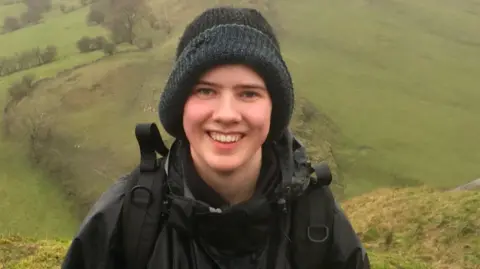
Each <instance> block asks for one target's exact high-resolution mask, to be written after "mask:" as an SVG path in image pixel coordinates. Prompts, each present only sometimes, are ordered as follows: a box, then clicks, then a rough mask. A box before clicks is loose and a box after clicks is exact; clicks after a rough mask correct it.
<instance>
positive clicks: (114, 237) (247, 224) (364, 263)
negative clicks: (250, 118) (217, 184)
mask: <svg viewBox="0 0 480 269" xmlns="http://www.w3.org/2000/svg"><path fill="white" fill-rule="evenodd" d="M173 155H174V156H175V157H174V158H173V160H175V161H172V162H171V165H170V166H171V168H170V169H169V170H170V172H169V176H168V185H169V188H170V190H171V192H172V194H173V195H174V196H176V197H178V198H179V199H185V200H190V201H194V202H195V207H196V210H194V211H195V212H197V213H192V211H191V210H189V212H186V210H184V209H182V208H180V207H177V208H172V211H175V210H176V211H181V212H177V213H175V214H172V215H175V216H177V217H170V218H169V220H168V221H167V223H166V224H165V226H164V229H163V230H162V231H161V232H160V234H159V235H158V238H157V240H156V244H155V248H154V250H153V254H152V255H151V258H150V261H149V264H148V266H147V269H227V268H228V269H236V268H238V269H257V268H262V269H303V268H300V266H298V265H297V264H295V261H294V259H292V258H291V256H292V254H291V253H292V247H293V246H292V244H291V239H290V237H291V236H290V231H289V229H290V228H288V225H287V226H285V225H283V224H284V223H287V222H289V220H292V219H293V218H295V216H294V214H293V213H292V211H287V212H283V211H282V210H280V209H278V208H277V205H276V203H275V202H274V201H272V199H271V195H270V194H271V193H272V190H273V189H274V187H275V185H276V184H278V181H279V180H278V178H279V173H278V171H279V170H280V169H278V167H279V164H278V162H275V161H273V163H269V164H268V165H267V164H264V167H270V169H262V172H261V175H260V177H261V178H260V179H259V181H258V182H259V184H258V186H257V189H258V190H257V192H256V193H255V194H254V196H253V197H252V198H251V199H250V200H249V201H247V202H245V203H242V204H239V205H235V206H232V207H228V206H224V205H223V204H222V201H221V198H219V196H218V195H216V194H215V193H214V192H213V191H212V190H211V189H210V190H209V188H208V187H207V186H206V184H200V185H199V184H198V183H199V182H202V181H201V180H198V178H196V177H197V176H198V175H196V174H195V173H194V172H192V170H193V169H192V168H191V163H190V160H189V159H188V156H189V154H185V150H181V149H179V150H176V151H174V154H173ZM272 156H273V155H272ZM274 159H275V157H274V156H273V157H272V158H270V159H268V158H267V161H270V162H272V160H274ZM272 167H273V168H272ZM130 179H131V176H130V175H129V176H125V177H123V178H121V179H120V180H118V181H117V182H116V183H114V184H113V185H112V186H111V187H110V188H109V189H108V190H107V191H106V192H105V193H104V194H103V195H102V196H101V197H100V198H99V200H98V201H97V202H96V203H95V204H94V206H93V207H92V209H91V210H90V212H89V214H88V215H87V217H86V218H85V220H84V221H83V223H82V224H81V226H80V229H79V232H78V234H77V235H76V236H75V237H74V239H73V242H72V244H71V246H70V248H69V250H68V253H67V255H66V257H65V260H64V262H63V265H62V269H123V268H124V262H123V258H124V255H123V254H122V247H121V244H122V238H121V232H119V230H120V229H119V226H120V220H121V217H120V215H121V210H122V202H123V200H124V195H125V187H126V186H127V185H128V184H127V182H128V180H130ZM194 197H196V198H194ZM200 197H203V199H200ZM211 208H217V210H218V211H217V212H212V210H211ZM219 209H220V210H221V211H220V210H219ZM333 210H334V222H333V230H332V236H331V238H332V239H331V241H330V245H329V248H328V252H327V254H326V255H325V261H324V263H323V265H322V266H319V268H318V269H369V268H370V264H369V261H368V256H367V254H366V252H365V250H364V248H363V247H362V245H361V243H360V241H359V239H358V237H357V236H356V234H355V231H354V230H353V228H352V226H351V224H350V222H349V221H348V219H347V217H346V216H345V215H344V213H343V212H342V210H341V209H340V208H339V207H338V205H336V208H335V209H333ZM198 212H200V213H198ZM178 216H183V217H178Z"/></svg>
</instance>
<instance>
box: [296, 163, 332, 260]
mask: <svg viewBox="0 0 480 269" xmlns="http://www.w3.org/2000/svg"><path fill="white" fill-rule="evenodd" d="M313 168H314V170H315V174H316V179H312V181H311V183H310V185H309V186H308V188H307V190H306V192H305V195H303V196H302V197H300V198H299V199H298V200H297V203H296V206H295V209H294V219H293V220H292V232H293V248H292V251H293V260H294V263H295V264H296V266H297V267H298V268H302V269H318V268H322V265H323V263H324V260H325V257H326V255H327V251H328V248H329V246H330V245H331V244H330V243H331V240H332V236H331V230H332V227H333V217H334V216H333V214H334V206H335V200H334V196H333V193H332V192H331V190H330V187H329V185H330V183H331V181H332V175H331V173H330V169H329V168H328V165H327V164H326V163H321V164H320V165H316V166H314V167H313Z"/></svg>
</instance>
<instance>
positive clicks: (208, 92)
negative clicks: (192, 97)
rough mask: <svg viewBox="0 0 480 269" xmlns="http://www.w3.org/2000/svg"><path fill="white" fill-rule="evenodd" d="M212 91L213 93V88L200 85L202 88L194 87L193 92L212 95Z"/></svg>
mask: <svg viewBox="0 0 480 269" xmlns="http://www.w3.org/2000/svg"><path fill="white" fill-rule="evenodd" d="M214 93H215V92H214V90H213V89H210V88H205V87H202V88H197V89H195V94H196V95H200V96H210V95H213V94H214Z"/></svg>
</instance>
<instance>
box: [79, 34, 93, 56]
mask: <svg viewBox="0 0 480 269" xmlns="http://www.w3.org/2000/svg"><path fill="white" fill-rule="evenodd" d="M92 43H93V42H92V39H91V38H90V37H88V36H84V37H82V38H80V39H79V40H78V41H77V48H78V50H79V51H80V52H81V53H86V52H91V51H93V49H92Z"/></svg>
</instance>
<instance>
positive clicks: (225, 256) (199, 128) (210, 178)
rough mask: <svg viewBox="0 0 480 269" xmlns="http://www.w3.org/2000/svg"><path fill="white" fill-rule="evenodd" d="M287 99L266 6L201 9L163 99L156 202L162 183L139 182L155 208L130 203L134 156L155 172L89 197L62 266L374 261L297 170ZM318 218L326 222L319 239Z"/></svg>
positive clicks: (352, 265)
mask: <svg viewBox="0 0 480 269" xmlns="http://www.w3.org/2000/svg"><path fill="white" fill-rule="evenodd" d="M293 109H294V90H293V83H292V78H291V76H290V73H289V70H288V68H287V65H286V64H285V62H284V60H283V59H282V54H281V51H280V46H279V41H278V40H277V38H276V36H275V34H274V31H273V29H272V27H271V26H270V24H269V23H268V22H267V20H266V19H265V17H264V16H263V15H262V14H261V13H260V12H259V11H257V10H255V9H250V8H234V7H214V8H209V9H207V10H205V11H204V12H202V13H201V14H200V15H198V16H197V17H196V18H195V19H194V20H193V21H192V22H191V23H190V24H189V25H188V26H187V27H186V29H185V31H184V33H183V36H182V37H181V39H180V41H179V44H178V48H177V51H176V61H175V64H174V66H173V69H172V71H171V74H170V76H169V79H168V81H167V82H166V85H165V89H164V91H163V93H162V95H161V99H160V102H159V116H160V121H161V123H162V125H163V127H164V129H165V130H166V131H167V132H168V133H169V134H170V135H171V136H173V137H174V138H175V142H174V143H173V144H172V146H171V148H170V149H169V150H168V154H167V157H166V158H165V157H162V158H161V162H160V163H161V164H162V165H163V167H164V169H159V171H160V170H162V175H163V177H162V178H163V182H165V183H164V186H165V194H164V195H163V196H162V198H161V200H162V202H161V203H160V202H152V201H158V199H157V200H155V199H154V198H158V197H155V195H154V196H153V199H151V198H152V196H151V195H152V193H159V191H158V190H156V191H155V190H153V191H146V192H144V193H147V194H148V195H150V196H148V195H147V196H146V197H147V199H144V201H146V202H145V204H147V205H152V206H153V207H154V208H153V209H152V208H149V209H148V210H150V211H148V212H147V211H142V212H143V213H142V214H143V215H136V214H137V213H133V212H134V211H135V210H138V208H139V206H132V205H131V204H130V203H127V202H126V201H127V200H128V199H134V197H133V196H134V195H133V194H132V193H133V191H132V192H129V191H130V190H132V189H133V188H132V186H134V185H135V184H140V183H138V182H140V180H141V179H140V180H139V179H138V178H139V177H141V176H139V175H140V174H141V172H139V171H142V168H141V167H144V168H143V171H144V172H143V173H144V180H148V179H147V177H148V175H152V174H149V173H150V172H148V171H151V170H149V169H147V168H145V167H147V166H146V164H147V162H145V164H144V163H142V164H141V167H140V169H137V170H135V172H132V173H131V174H129V175H126V176H124V177H122V178H121V179H120V180H118V181H117V182H116V183H115V184H114V185H113V186H112V187H110V188H109V189H108V190H107V191H106V192H105V193H104V194H103V195H102V196H101V197H100V199H99V200H98V201H97V202H96V203H95V205H94V206H93V208H92V209H91V210H90V212H89V214H88V215H87V217H86V218H85V220H84V221H83V223H82V225H81V227H80V230H79V232H78V234H77V235H76V236H75V238H74V239H73V241H72V243H71V245H70V247H69V249H68V252H67V255H66V257H65V259H64V261H63V265H62V268H63V269H73V268H81V269H83V268H96V269H100V268H120V269H121V268H148V269H154V268H155V269H162V268H165V269H167V268H168V269H193V268H198V269H210V268H212V269H213V268H218V269H220V268H222V269H223V268H229V269H232V268H242V269H248V268H272V269H280V268H282V269H304V268H305V269H314V268H318V269H321V268H335V269H368V268H370V264H369V260H368V255H367V253H366V251H365V248H364V247H363V246H362V243H361V242H360V240H359V238H358V237H357V235H356V233H355V231H354V229H353V228H352V226H351V224H350V222H349V220H348V218H347V217H346V216H345V214H344V213H343V212H342V210H341V208H340V207H339V206H338V204H337V203H336V202H335V200H334V197H333V194H331V193H330V191H329V188H328V184H325V186H321V187H316V189H317V190H319V191H315V190H314V189H315V188H314V187H312V186H313V185H315V184H314V183H312V182H316V181H315V180H313V179H314V177H313V176H310V175H308V174H309V173H313V172H312V171H313V170H312V168H311V167H310V168H309V169H307V170H303V171H307V173H303V175H304V176H303V177H302V173H301V171H302V169H301V167H309V166H308V163H309V162H308V161H306V157H307V156H306V154H305V150H304V148H303V146H301V144H300V143H299V141H298V140H297V139H296V138H295V137H294V135H293V134H292V132H291V131H290V130H289V127H288V126H289V122H290V120H291V116H292V113H293ZM151 127H152V125H149V127H148V128H147V129H149V130H152V128H151ZM157 131H158V130H157ZM137 137H140V135H139V136H137ZM140 148H141V152H142V156H147V155H148V154H147V153H148V152H147V151H146V150H145V147H144V146H142V144H141V145H140ZM157 148H158V147H157ZM142 158H143V157H142ZM145 158H146V157H145ZM150 164H152V162H150ZM154 166H155V165H154ZM155 167H157V166H155ZM299 167H300V168H299ZM163 170H164V171H163ZM163 172H164V173H163ZM153 175H158V174H153ZM305 175H307V176H305ZM153 177H157V176H153ZM158 177H161V176H158ZM302 178H303V179H307V181H305V180H303V181H302V180H300V179H302ZM294 179H295V180H294ZM135 180H137V181H135ZM156 180H158V178H157V179H156ZM132 182H137V183H132ZM145 182H147V181H145ZM150 182H155V181H150ZM157 182H158V181H157ZM299 182H300V183H299ZM305 182H307V183H305ZM154 184H155V183H152V184H150V185H152V186H153V185H154ZM147 185H149V184H144V185H143V186H147ZM317 185H318V184H317ZM137 186H138V185H137ZM155 186H157V187H158V186H162V185H158V184H157V185H155ZM155 186H153V187H151V189H155V188H157V187H155ZM158 188H161V187H158ZM139 189H141V188H139ZM137 190H138V189H137ZM139 196H141V195H139ZM157 196H158V195H157ZM148 197H150V198H148ZM165 197H167V198H165ZM137 198H138V197H137ZM315 199H317V200H315ZM140 200H141V199H140ZM315 201H317V202H315ZM318 201H320V202H318ZM156 206H158V207H157V208H155V207H156ZM158 208H161V209H158ZM165 208H167V210H166V211H165ZM155 210H156V211H155ZM135 212H140V211H135ZM320 212H323V213H320ZM126 216H127V217H126ZM159 216H161V218H160V217H159ZM160 219H161V220H162V221H160ZM150 220H154V221H153V222H152V223H153V224H152V225H150V226H149V228H142V229H140V228H139V227H143V226H142V225H144V226H145V225H147V224H146V223H147V222H148V221H150ZM142 221H143V222H142ZM315 221H317V223H318V222H320V223H321V224H322V225H312V223H315ZM159 223H160V224H159ZM308 224H310V226H308ZM323 224H324V225H323ZM307 226H308V227H307ZM145 227H146V226H145ZM152 227H153V228H152ZM316 227H317V228H318V227H324V228H325V230H322V231H323V235H322V237H321V240H320V239H318V240H314V237H315V236H314V233H315V229H314V228H316ZM320 230H321V229H320ZM320 230H317V232H318V231H320ZM147 232H149V233H147ZM133 237H136V238H137V241H132V239H131V238H133ZM132 242H135V243H132ZM147 245H148V246H147ZM145 246H147V247H145ZM132 253H133V254H132ZM141 260H142V261H143V262H141Z"/></svg>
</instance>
